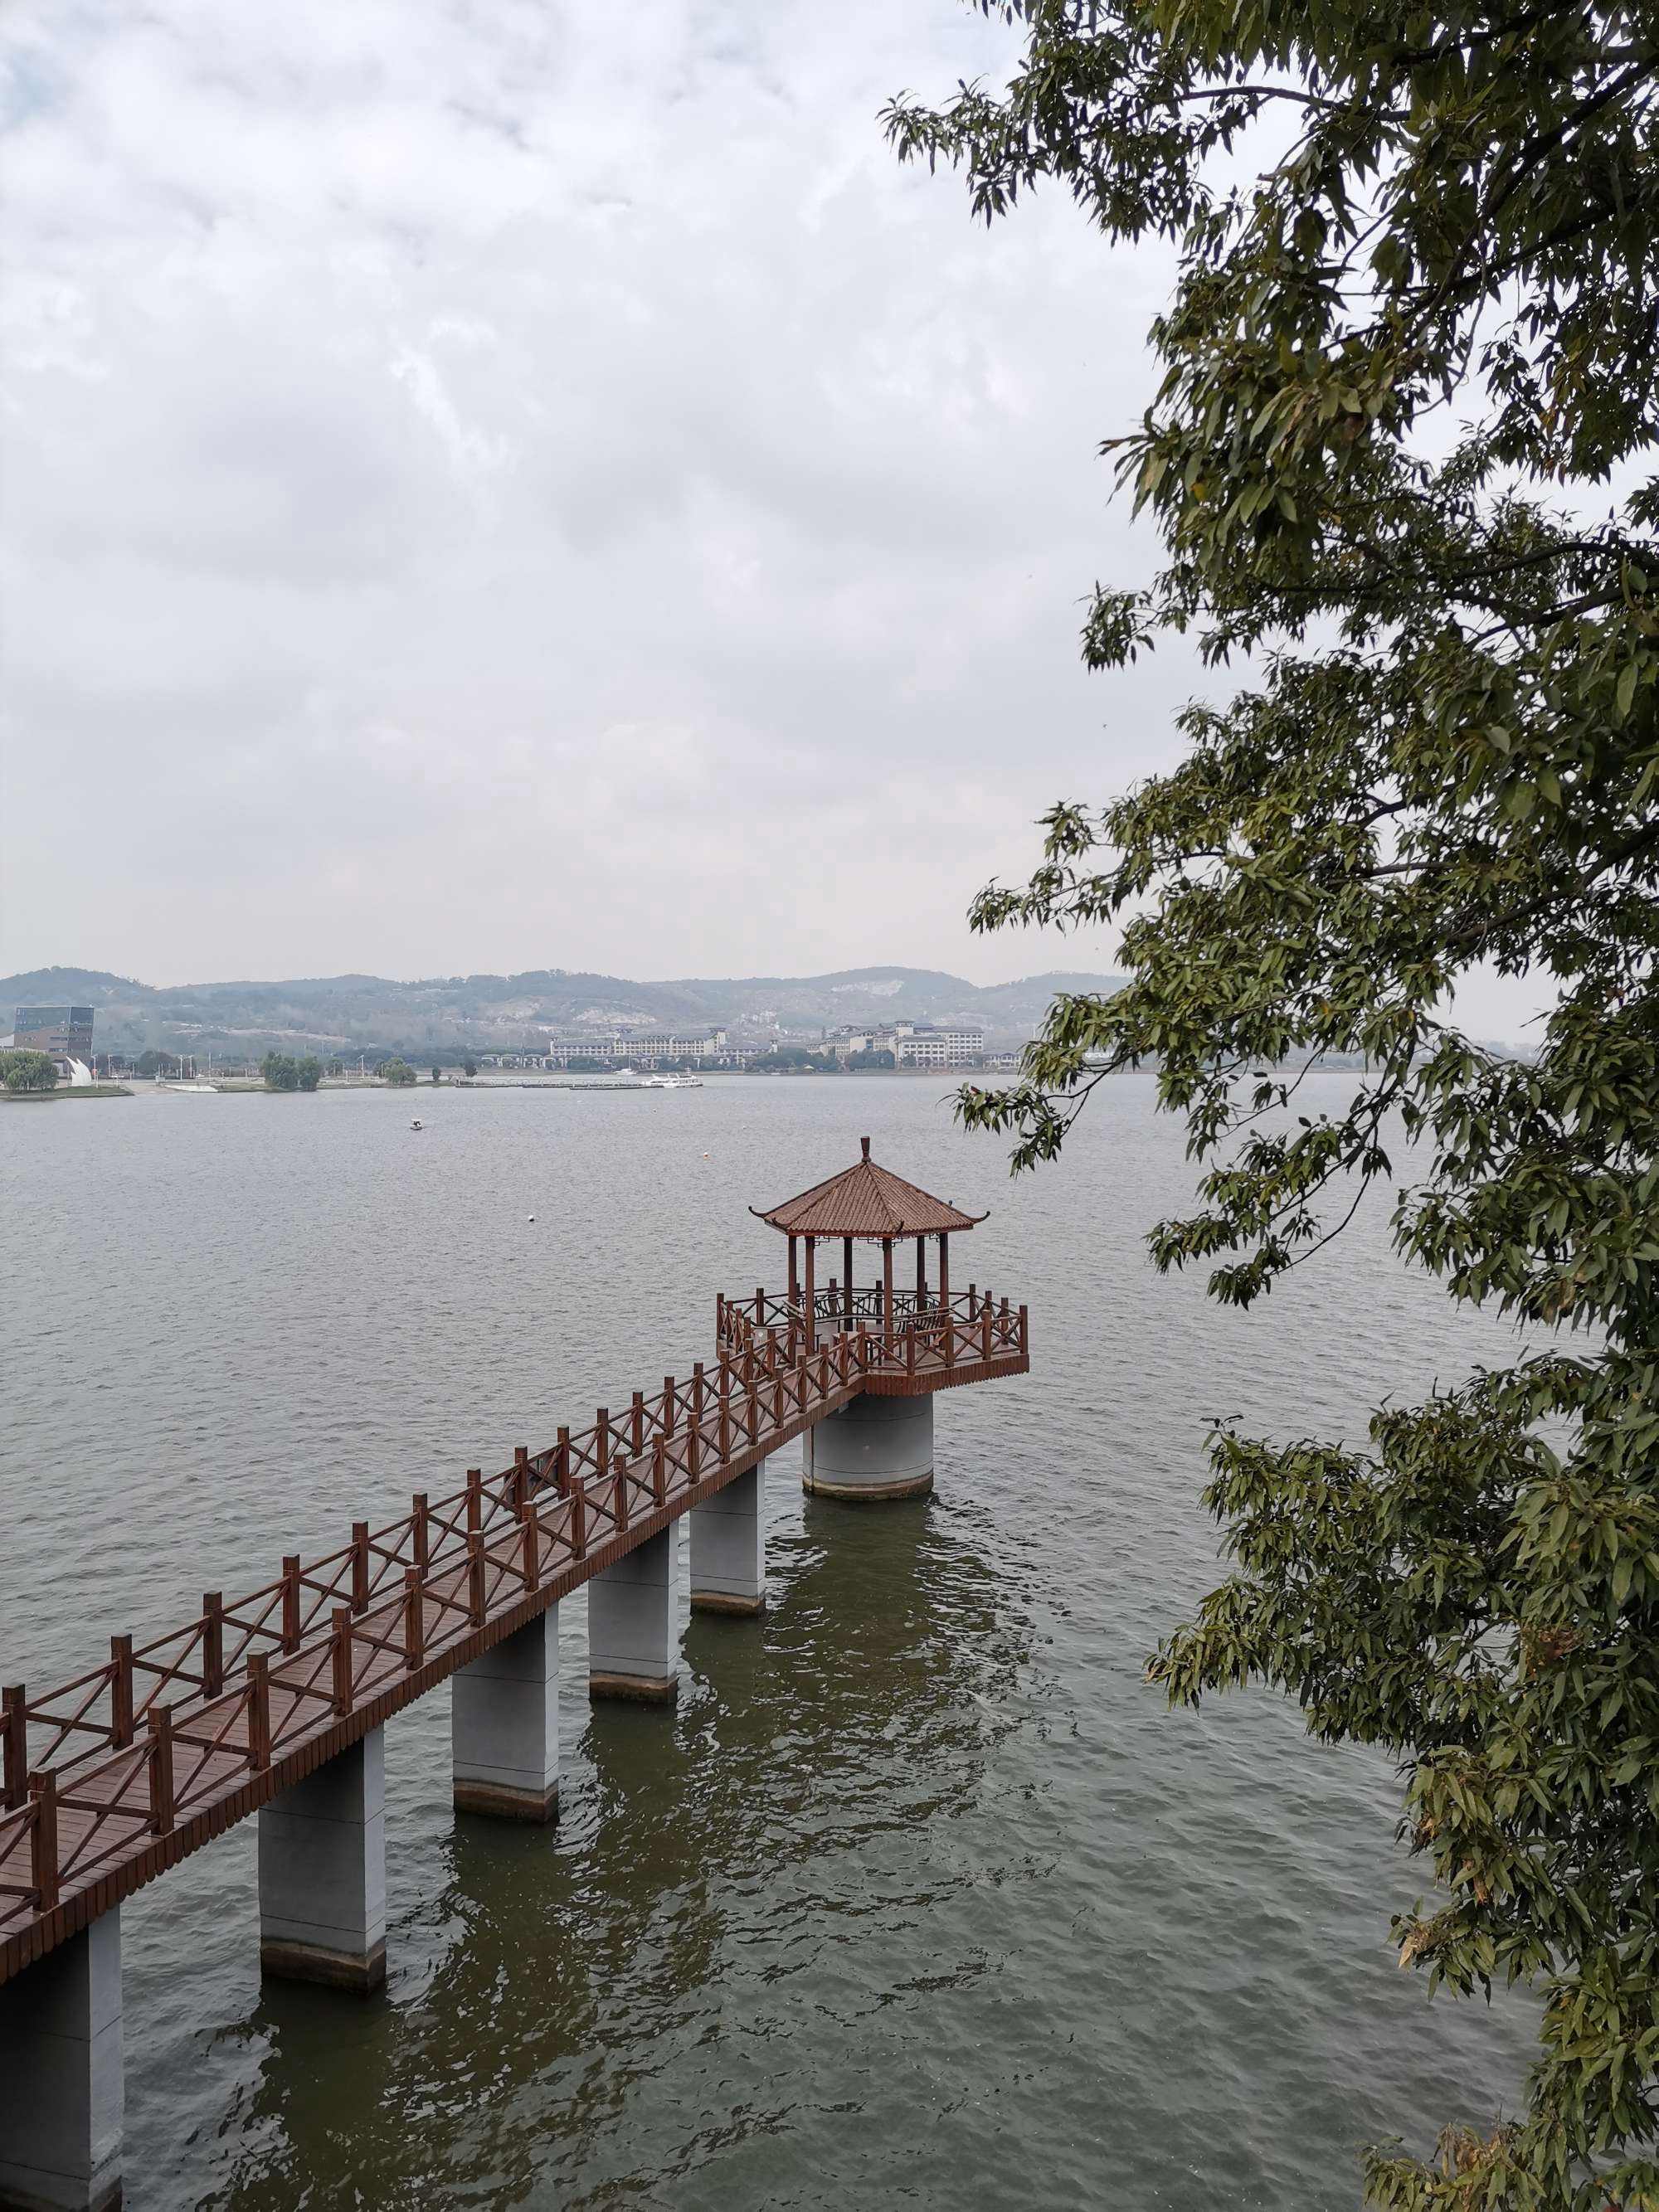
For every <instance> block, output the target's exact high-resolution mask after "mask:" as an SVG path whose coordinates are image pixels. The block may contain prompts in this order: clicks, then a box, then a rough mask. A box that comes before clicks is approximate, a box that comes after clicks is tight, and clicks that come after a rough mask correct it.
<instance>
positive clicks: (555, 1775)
mask: <svg viewBox="0 0 1659 2212" xmlns="http://www.w3.org/2000/svg"><path fill="white" fill-rule="evenodd" d="M449 1741H450V1750H451V1753H452V1755H453V1761H454V1773H455V1809H456V1811H457V1812H458V1813H489V1814H495V1816H496V1817H497V1818H500V1819H503V1820H552V1819H553V1817H554V1816H555V1814H556V1812H557V1811H558V1805H559V1608H558V1607H557V1606H556V1605H550V1606H549V1607H548V1608H547V1610H546V1612H545V1613H543V1614H542V1615H541V1617H540V1619H539V1620H532V1621H531V1622H530V1623H529V1624H528V1625H527V1626H526V1627H523V1628H520V1630H518V1631H517V1632H516V1633H515V1634H513V1635H512V1636H506V1637H503V1638H502V1639H501V1642H500V1643H499V1644H495V1645H493V1646H492V1647H491V1649H490V1650H488V1651H486V1652H485V1653H484V1654H483V1657H482V1658H478V1659H475V1660H474V1661H473V1662H472V1663H471V1666H470V1667H463V1668H460V1670H459V1672H458V1673H457V1674H456V1675H455V1676H454V1678H453V1690H452V1699H451V1704H450V1708H449Z"/></svg>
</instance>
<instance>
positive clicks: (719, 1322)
mask: <svg viewBox="0 0 1659 2212" xmlns="http://www.w3.org/2000/svg"><path fill="white" fill-rule="evenodd" d="M714 1341H715V1343H716V1344H724V1343H725V1341H726V1293H725V1291H715V1293H714Z"/></svg>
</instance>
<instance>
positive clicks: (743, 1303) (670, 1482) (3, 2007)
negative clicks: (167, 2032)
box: [0, 1139, 1030, 2212]
mask: <svg viewBox="0 0 1659 2212" xmlns="http://www.w3.org/2000/svg"><path fill="white" fill-rule="evenodd" d="M757 1211H758V1209H757ZM761 1218H763V1219H764V1220H766V1221H767V1222H768V1223H769V1224H770V1225H772V1226H773V1227H774V1228H775V1229H776V1230H777V1231H778V1232H779V1233H780V1234H781V1235H782V1236H784V1237H786V1238H787V1245H788V1278H787V1287H786V1288H785V1289H784V1290H783V1291H781V1292H777V1293H769V1292H768V1291H766V1290H765V1289H764V1288H760V1289H757V1291H754V1292H753V1293H752V1295H750V1294H749V1293H746V1292H745V1293H744V1294H742V1295H741V1296H738V1297H731V1296H726V1295H724V1294H722V1295H720V1296H719V1297H717V1298H716V1303H715V1339H716V1352H717V1357H716V1359H715V1361H714V1363H713V1364H712V1365H710V1366H708V1367H707V1368H705V1367H704V1366H703V1365H702V1364H699V1365H697V1366H696V1367H695V1368H694V1369H693V1370H692V1373H691V1376H690V1378H689V1379H687V1380H679V1379H677V1378H676V1377H674V1376H666V1377H665V1379H664V1382H663V1385H662V1388H661V1389H659V1390H657V1391H653V1392H651V1393H649V1394H647V1393H645V1392H641V1391H635V1393H634V1394H633V1395H632V1397H631V1400H630V1401H629V1405H628V1406H627V1407H625V1408H623V1409H621V1410H620V1411H618V1412H617V1413H612V1412H611V1410H610V1409H608V1408H605V1407H601V1408H600V1409H599V1411H598V1413H597V1414H596V1415H595V1418H594V1419H593V1420H592V1422H591V1423H589V1424H588V1425H586V1426H585V1427H582V1428H580V1429H570V1428H560V1429H559V1430H558V1431H557V1432H556V1438H555V1441H554V1442H553V1443H550V1444H545V1445H544V1446H543V1447H542V1448H541V1449H538V1450H537V1451H534V1452H532V1451H531V1450H530V1449H528V1448H527V1447H526V1446H520V1449H518V1451H517V1452H516V1453H515V1454H514V1456H513V1464H512V1465H511V1466H510V1467H508V1468H505V1469H503V1470H501V1472H500V1473H498V1474H493V1475H489V1476H486V1475H484V1474H483V1472H482V1470H480V1469H478V1468H473V1469H471V1470H469V1472H468V1474H467V1477H466V1480H465V1485H464V1486H462V1487H461V1488H459V1489H458V1490H456V1491H453V1492H451V1493H449V1494H448V1495H447V1496H445V1497H442V1498H436V1499H434V1498H428V1496H426V1495H424V1494H417V1495H416V1496H415V1497H414V1498H413V1499H412V1500H411V1503H410V1510H409V1511H408V1512H407V1513H405V1514H403V1515H401V1516H398V1518H396V1519H395V1520H393V1521H392V1522H389V1523H387V1524H386V1525H384V1526H382V1527H379V1528H372V1527H371V1526H370V1525H369V1524H368V1522H362V1521H359V1522H354V1523H353V1525H352V1529H351V1535H350V1540H349V1542H347V1543H345V1544H343V1545H342V1546H341V1547H338V1548H337V1550H335V1551H333V1552H331V1553H327V1554H326V1555H325V1556H324V1557H323V1558H321V1559H313V1560H304V1559H301V1558H299V1557H298V1556H293V1557H289V1558H287V1559H284V1560H283V1565H282V1571H281V1573H280V1574H279V1575H278V1576H277V1577H276V1578H275V1579H274V1580H271V1581H270V1582H267V1583H264V1584H263V1585H262V1586H261V1587H260V1588H258V1589H255V1590H253V1591H252V1592H250V1593H248V1594H247V1595H243V1596H238V1597H233V1598H229V1599H227V1598H226V1597H224V1595H222V1593H220V1592H216V1591H214V1592H209V1593H208V1594H207V1595H204V1598H203V1600H202V1603H201V1607H200V1609H199V1611H198V1612H197V1614H196V1615H195V1617H194V1618H193V1619H192V1620H189V1621H188V1622H186V1623H185V1624H184V1625H182V1626H179V1627H178V1628H176V1629H174V1630H173V1631H171V1632H168V1633H167V1634H165V1635H162V1636H160V1637H157V1638H154V1639H152V1640H151V1641H149V1643H146V1644H137V1645H136V1644H134V1642H133V1639H132V1638H131V1637H128V1636H121V1635H117V1636H113V1637H112V1638H110V1643H109V1656H108V1657H107V1659H106V1660H102V1661H100V1662H99V1663H98V1664H97V1665H95V1666H94V1667H93V1668H89V1669H88V1671H87V1672H85V1673H83V1674H81V1675H79V1676H77V1677H76V1679H75V1680H73V1681H71V1682H69V1683H66V1684H64V1685H62V1686H58V1687H55V1688H52V1689H50V1690H46V1691H44V1692H42V1691H34V1690H31V1689H30V1688H29V1687H28V1686H27V1685H25V1684H18V1683H14V1684H11V1685H9V1686H5V1687H4V1688H3V1690H0V2082H3V2084H4V2085H5V2089H6V2094H5V2096H4V2097H3V2099H0V2206H3V2207H21V2208H25V2212H40V2208H47V2209H48V2212H108V2208H110V2207H112V2206H114V2205H118V2203H119V2202H120V2197H121V2131H122V2119H121V2104H122V2092H121V2038H122V2008H121V1971H120V1905H121V1902H122V1900H123V1899H125V1898H126V1897H129V1896H131V1894H132V1893H134V1892H135V1891H137V1889H139V1888H141V1887H143V1886H144V1885H145V1884H146V1883H148V1882H149V1881H154V1880H155V1879H156V1877H157V1876H159V1875H162V1874H165V1873H167V1872H170V1871H171V1870H172V1869H174V1868H176V1867H179V1865H181V1864H182V1863H184V1862H185V1861H187V1860H188V1859H190V1858H191V1857H192V1856H193V1855H194V1854H195V1853H196V1852H197V1851H199V1850H202V1849H204V1847H205V1846H206V1845H207V1844H210V1842H211V1841H212V1840H213V1839H214V1838H215V1837H216V1836H218V1835H220V1834H221V1833H222V1832H223V1831H224V1830H225V1829H226V1828H228V1827H229V1826H233V1825H234V1823H236V1822H238V1821H240V1820H246V1819H248V1818H250V1817H254V1816H257V1818H258V1826H259V1911H260V1960H261V1966H262V1970H263V1971H264V1972H266V1973H268V1974H272V1975H280V1976H285V1977H290V1978H299V1979H304V1980H309V1981H316V1982H321V1983H325V1984H331V1985H333V1986H336V1987H338V1988H340V1989H342V1990H352V1991H357V1992H364V1993H366V1992H368V1991H372V1990H374V1989H376V1988H378V1987H379V1986H380V1984H381V1983H382V1982H383V1981H384V1978H385V1974H386V1940H385V1939H386V1929H385V1879H384V1828H385V1820H384V1806H383V1796H382V1775H383V1765H384V1758H383V1743H384V1739H383V1735H382V1733H381V1732H382V1730H383V1729H384V1727H385V1724H386V1722H387V1721H388V1720H389V1719H391V1718H392V1716H393V1715H394V1714H396V1713H398V1712H399V1711H402V1710H403V1708H404V1707H405V1706H406V1705H411V1704H412V1703H413V1702H414V1701H415V1700H416V1699H417V1698H422V1697H424V1696H426V1695H427V1694H428V1692H430V1691H433V1690H435V1689H436V1688H437V1686H439V1685H440V1684H441V1683H442V1682H445V1681H450V1682H452V1683H453V1691H452V1708H451V1711H452V1722H451V1741H452V1754H453V1792H454V1802H455V1804H456V1806H457V1808H459V1810H461V1811H463V1812H465V1813H471V1814H484V1815H487V1816H493V1817H500V1818H507V1819H515V1820H551V1819H553V1818H554V1817H555V1816H556V1809H557V1799H558V1742H557V1730H556V1702H557V1689H558V1633H557V1630H558V1606H559V1603H560V1601H561V1600H562V1599H563V1598H565V1597H567V1596H568V1595H571V1594H572V1593H573V1592H574V1591H575V1590H577V1589H583V1588H586V1591H587V1603H588V1648H589V1662H588V1664H589V1679H588V1688H589V1691H590V1693H591V1695H592V1697H593V1698H594V1699H607V1698H625V1699H636V1700H641V1701H646V1702H659V1703H668V1702H670V1701H671V1700H672V1699H673V1698H674V1696H675V1694H676V1688H677V1680H678V1653H677V1650H676V1648H675V1642H674V1622H675V1595H676V1593H675V1588H674V1576H675V1567H676V1559H677V1555H678V1546H677V1540H676V1534H675V1531H674V1528H673V1525H672V1524H673V1523H674V1522H676V1521H678V1519H679V1518H680V1517H681V1516H684V1515H688V1514H689V1515H690V1602H691V1605H692V1607H694V1608H696V1609H698V1610H707V1611H713V1612H720V1613H736V1614H744V1613H750V1614H752V1613H759V1612H760V1611H761V1609H762V1607H763V1603H764V1565H765V1562H764V1557H763V1510H762V1507H763V1498H762V1483H763V1479H764V1469H765V1465H766V1462H768V1461H769V1460H770V1459H771V1458H772V1457H773V1456H774V1455H776V1454H777V1453H778V1452H780V1451H781V1450H782V1449H784V1448H785V1447H786V1446H787V1445H788V1444H790V1443H793V1441H794V1439H796V1438H797V1437H799V1438H801V1439H802V1440H803V1455H802V1480H803V1481H804V1483H805V1486H806V1487H807V1488H808V1489H809V1490H810V1491H812V1492H817V1493H819V1494H823V1495H827V1496H830V1497H835V1498H842V1499H845V1500H848V1501H850V1502H866V1503H871V1504H874V1503H878V1502H882V1501H886V1500H891V1499H894V1498H907V1497H915V1496H918V1495H920V1494H921V1493H924V1492H926V1491H927V1490H928V1489H930V1488H931V1486H932V1485H933V1472H934V1470H933V1401H934V1397H935V1395H937V1394H938V1393H939V1391H941V1390H945V1389H956V1388H960V1387H962V1386H963V1385H965V1384H968V1383H977V1382H986V1381H990V1380H994V1379H996V1378H998V1377H1001V1376H1012V1375H1018V1374H1023V1373H1024V1372H1026V1371H1027V1369H1028V1367H1029V1364H1030V1342H1029V1327H1028V1322H1027V1316H1026V1310H1025V1308H1024V1306H1013V1305H1011V1304H1010V1302H1009V1301H1008V1299H1007V1298H1006V1297H996V1296H994V1295H993V1293H992V1292H990V1291H986V1290H981V1288H980V1287H979V1286H978V1285H976V1284H970V1285H969V1287H968V1289H967V1290H966V1291H952V1290H951V1285H950V1252H951V1238H952V1237H954V1236H959V1235H961V1234H963V1233H964V1232H965V1231H968V1230H970V1229H972V1228H973V1227H974V1226H975V1217H973V1216H971V1215H969V1214H965V1213H963V1212H959V1211H958V1210H957V1208H955V1207H954V1206H951V1205H949V1204H948V1202H946V1201H945V1200H939V1199H936V1198H933V1197H932V1196H931V1195H930V1194H927V1192H925V1191H922V1190H921V1189H919V1188H917V1187H916V1186H915V1184H913V1183H909V1182H906V1181H904V1180H903V1179H902V1177H900V1176H896V1175H894V1174H892V1173H891V1172H890V1170H886V1169H884V1168H882V1167H880V1166H879V1165H878V1164H876V1163H875V1162H874V1161H872V1159H871V1158H870V1152H869V1140H868V1139H865V1140H864V1144H863V1152H862V1157H861V1158H860V1159H859V1160H858V1161H857V1162H855V1163H854V1165H853V1166H852V1167H851V1168H849V1169H848V1170H845V1171H843V1172H842V1174H840V1175H837V1176H831V1177H829V1179H827V1180H826V1181H825V1182H823V1183H820V1184H817V1185H816V1186H814V1187H813V1188H811V1190H808V1191H805V1192H803V1193H802V1194H800V1195H799V1197H798V1198H795V1199H793V1200H786V1201H784V1202H783V1203H782V1204H781V1205H780V1206H775V1207H772V1208H770V1209H769V1210H768V1211H766V1212H764V1213H763V1214H762V1216H761ZM980 1218H982V1217H980ZM820 1243H828V1244H830V1245H831V1246H832V1247H833V1245H835V1244H836V1243H839V1244H840V1245H841V1247H842V1251H841V1255H840V1257H841V1270H840V1273H838V1274H835V1275H831V1276H830V1277H829V1280H828V1282H827V1284H826V1285H823V1286H822V1287H821V1286H820V1285H819V1284H818V1282H817V1267H816V1255H817V1247H818V1246H819V1244H820ZM859 1244H864V1245H866V1246H868V1245H872V1244H874V1245H878V1246H879V1248H880V1255H881V1273H880V1277H879V1279H878V1281H876V1282H873V1283H871V1284H868V1285H862V1286H860V1285H858V1284H856V1283H855V1280H854V1274H855V1266H854V1251H855V1247H856V1246H858V1245H859ZM930 1244H931V1246H932V1247H933V1250H934V1251H935V1253H936V1255H937V1261H936V1266H935V1268H934V1271H933V1277H932V1279H930V1277H929V1272H928V1267H927V1255H928V1249H929V1247H930ZM907 1245H908V1246H914V1258H915V1279H914V1285H905V1286H904V1287H902V1288H901V1287H899V1286H898V1285H897V1284H896V1280H895V1259H896V1249H897V1248H899V1247H901V1246H907Z"/></svg>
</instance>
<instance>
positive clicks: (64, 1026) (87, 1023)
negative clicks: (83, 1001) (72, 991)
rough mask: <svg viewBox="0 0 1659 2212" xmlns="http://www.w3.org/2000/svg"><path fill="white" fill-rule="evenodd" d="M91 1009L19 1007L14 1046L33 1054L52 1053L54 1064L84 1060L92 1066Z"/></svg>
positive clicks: (14, 1030) (87, 1007)
mask: <svg viewBox="0 0 1659 2212" xmlns="http://www.w3.org/2000/svg"><path fill="white" fill-rule="evenodd" d="M92 1016H93V1009H92V1008H91V1007H90V1006H19V1008H18V1009H17V1019H16V1022H15V1024H14V1025H13V1030H12V1042H13V1043H14V1044H15V1045H17V1046H18V1047H20V1048H22V1049H24V1050H27V1051H30V1052H49V1053H50V1054H52V1058H53V1059H54V1060H85V1061H86V1063H87V1065H88V1067H89V1066H91V1065H92Z"/></svg>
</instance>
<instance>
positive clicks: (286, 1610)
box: [283, 1553, 300, 1651]
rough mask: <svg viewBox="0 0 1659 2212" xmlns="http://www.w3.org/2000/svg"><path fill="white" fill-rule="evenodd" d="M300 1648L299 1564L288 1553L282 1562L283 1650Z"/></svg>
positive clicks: (297, 1560)
mask: <svg viewBox="0 0 1659 2212" xmlns="http://www.w3.org/2000/svg"><path fill="white" fill-rule="evenodd" d="M299 1648H300V1562H299V1559H298V1558H297V1557H296V1556H295V1554H293V1553H289V1556H288V1558H286V1559H284V1560H283V1650H284V1651H297V1650H299Z"/></svg>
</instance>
